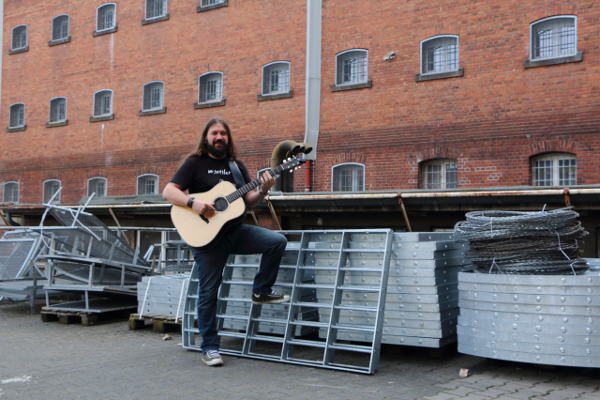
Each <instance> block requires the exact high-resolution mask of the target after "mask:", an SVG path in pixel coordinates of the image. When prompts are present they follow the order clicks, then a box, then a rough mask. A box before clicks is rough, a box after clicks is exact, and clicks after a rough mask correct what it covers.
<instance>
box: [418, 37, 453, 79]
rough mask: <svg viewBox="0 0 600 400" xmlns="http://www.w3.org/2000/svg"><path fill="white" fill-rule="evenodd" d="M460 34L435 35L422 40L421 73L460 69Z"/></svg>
mask: <svg viewBox="0 0 600 400" xmlns="http://www.w3.org/2000/svg"><path fill="white" fill-rule="evenodd" d="M458 61H459V60H458V36H456V35H442V36H435V37H432V38H429V39H426V40H423V41H422V42H421V73H422V74H439V73H443V72H453V71H458V65H459V63H458Z"/></svg>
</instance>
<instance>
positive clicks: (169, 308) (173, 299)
mask: <svg viewBox="0 0 600 400" xmlns="http://www.w3.org/2000/svg"><path fill="white" fill-rule="evenodd" d="M189 278H190V276H189V274H177V275H154V276H145V277H143V278H142V280H141V281H140V282H138V284H137V300H138V311H137V313H138V316H139V317H140V318H141V317H142V316H146V317H168V318H173V319H174V320H175V322H177V321H178V320H179V319H180V318H181V317H182V316H183V309H184V303H185V295H186V293H187V287H188V284H189Z"/></svg>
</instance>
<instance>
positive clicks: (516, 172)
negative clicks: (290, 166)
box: [0, 0, 600, 254]
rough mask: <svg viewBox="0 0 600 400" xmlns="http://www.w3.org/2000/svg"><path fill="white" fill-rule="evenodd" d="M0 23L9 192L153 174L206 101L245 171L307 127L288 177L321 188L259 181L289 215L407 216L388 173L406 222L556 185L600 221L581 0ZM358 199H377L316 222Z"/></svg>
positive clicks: (220, 10)
mask: <svg viewBox="0 0 600 400" xmlns="http://www.w3.org/2000/svg"><path fill="white" fill-rule="evenodd" d="M309 5H310V7H309ZM309 11H310V12H309ZM3 24H4V25H3V50H2V97H1V112H0V126H2V127H4V132H3V133H2V134H1V135H0V149H1V150H0V151H1V152H2V157H1V161H0V183H1V184H2V187H1V188H0V193H2V195H3V200H4V201H7V202H10V201H13V200H17V201H18V203H19V205H20V206H19V207H20V209H25V208H26V207H24V206H23V205H24V204H30V203H34V204H35V203H37V204H39V203H41V202H42V200H43V197H44V187H46V192H47V195H48V193H52V192H53V189H55V188H56V187H58V186H61V187H62V192H61V198H60V201H61V202H62V203H76V202H79V201H80V200H81V199H82V198H83V197H85V196H86V195H87V193H88V190H91V189H90V179H93V178H99V179H95V180H92V181H91V188H93V189H97V190H98V191H100V192H102V190H104V191H105V192H104V194H105V195H106V198H107V199H112V200H111V201H113V202H114V201H116V200H114V199H115V198H116V197H114V196H134V195H138V194H144V193H159V191H160V189H161V188H162V186H164V184H165V183H166V182H167V181H168V180H169V179H170V177H171V176H172V174H173V172H174V171H175V169H176V167H177V164H178V162H179V160H180V158H181V156H182V155H183V154H185V153H186V152H188V151H189V150H190V148H191V147H192V146H194V145H195V143H196V141H197V138H198V135H199V132H200V130H201V128H202V126H203V124H204V122H205V121H206V120H208V119H209V118H210V117H212V116H215V115H218V116H222V117H224V118H225V119H227V120H229V121H230V123H231V126H232V129H233V132H234V138H235V140H236V144H237V146H238V148H239V150H240V155H241V158H242V159H243V160H244V161H245V163H246V164H247V166H248V167H249V169H250V170H251V171H257V170H259V169H261V168H264V167H267V166H268V165H269V164H270V161H269V160H270V155H271V150H272V148H273V146H274V145H275V144H276V143H278V142H279V141H281V140H284V139H293V140H297V141H308V142H311V143H312V144H313V145H315V147H316V151H315V152H314V153H313V154H311V158H313V159H314V163H313V166H312V168H311V169H309V171H310V173H308V172H307V173H305V172H300V173H297V176H296V179H295V184H294V189H295V191H297V192H305V190H310V191H312V192H319V193H321V192H332V191H333V192H334V194H333V195H332V194H331V193H329V194H327V196H325V197H322V198H319V197H318V196H317V195H310V194H307V193H303V194H298V195H296V196H292V195H280V196H273V198H272V199H273V203H274V204H276V205H277V204H279V209H280V210H281V212H282V213H283V214H284V215H285V214H286V213H288V215H289V218H288V220H287V221H288V223H289V224H291V225H293V226H337V225H340V224H342V225H357V226H359V225H364V224H367V223H373V224H376V225H388V224H389V225H392V226H403V225H405V222H406V219H405V218H404V217H398V216H399V215H401V214H400V209H399V201H398V199H399V197H398V196H397V194H398V193H400V192H401V193H403V196H402V197H403V198H404V202H403V201H402V200H400V203H403V204H402V205H405V206H406V208H407V209H408V217H409V219H410V218H412V219H413V224H414V225H416V227H417V228H418V229H434V228H448V227H451V226H452V224H453V223H454V222H455V221H456V220H459V219H461V216H462V215H463V213H464V211H465V210H468V209H473V208H482V207H491V206H498V207H504V208H515V207H518V208H538V207H540V205H541V204H544V203H549V204H553V205H560V204H564V203H563V199H564V197H563V195H562V188H563V187H568V188H569V189H570V192H571V195H572V196H573V198H572V200H573V203H574V205H575V206H576V207H580V210H581V211H582V214H583V215H584V216H585V218H586V222H585V223H586V224H587V225H589V229H590V230H591V231H592V232H596V231H595V230H597V226H599V225H600V222H599V221H600V217H599V216H598V204H599V201H598V199H599V198H600V192H599V191H598V188H599V187H600V185H599V184H600V157H599V156H600V5H598V2H596V1H592V0H583V1H581V0H580V1H571V0H560V1H559V0H543V1H516V0H506V1H503V2H490V1H466V0H458V1H456V0H455V1H446V0H441V1H436V2H433V1H429V2H422V1H420V2H418V1H412V0H409V1H403V2H398V1H391V0H372V1H369V2H358V1H349V0H307V1H300V0H277V1H261V0H179V1H172V0H171V1H169V0H128V1H124V0H114V1H106V2H104V1H101V0H100V1H92V0H83V1H82V0H77V1H76V0H49V1H45V2H25V1H20V0H5V1H4V16H3ZM311 51H312V53H311ZM308 54H313V55H315V54H317V55H319V56H320V60H319V57H316V58H315V57H314V56H313V58H312V59H311V60H312V62H313V64H312V65H315V64H314V62H317V63H318V64H317V67H316V68H314V67H313V68H312V69H311V68H309V67H307V57H308V56H307V55H308ZM308 64H310V63H308ZM307 76H309V77H310V79H312V82H314V83H315V85H314V86H310V85H307V82H308V80H307ZM307 86H309V87H310V88H311V90H309V91H307ZM315 88H316V89H315ZM315 99H317V101H315ZM317 103H318V104H317ZM307 104H308V107H307ZM317 105H318V107H316V106H317ZM307 109H308V110H311V111H309V112H307V111H306V110H307ZM315 110H316V111H315ZM307 114H309V115H308V116H307ZM307 121H310V123H311V124H312V125H310V126H311V127H312V128H313V131H310V129H309V124H308V122H307ZM311 132H312V133H311ZM305 174H306V175H305ZM45 185H46V186H45ZM541 186H549V187H550V188H554V190H547V191H544V190H541V189H542V188H540V187H541ZM505 187H511V190H509V191H505V192H502V191H501V190H500V188H505ZM514 187H518V189H515V188H514ZM544 189H546V188H544ZM342 191H343V192H345V191H352V192H353V193H355V194H356V196H354V197H351V196H347V195H345V194H344V193H338V192H342ZM377 193H380V194H381V196H377V195H376V194H377ZM384 193H385V195H384ZM427 193H429V194H430V195H427ZM473 193H479V194H473ZM367 194H371V196H367ZM388 195H390V196H391V197H389V198H391V199H392V200H389V199H388V197H386V196H388ZM394 195H396V196H394ZM484 195H485V196H484ZM15 196H16V197H15ZM332 196H333V197H332ZM411 196H413V197H411ZM419 196H421V197H419ZM453 196H454V197H453ZM456 196H458V197H460V198H461V199H462V200H460V201H458V200H456V199H457V197H456ZM332 198H333V199H334V202H333V203H331V202H329V203H327V200H331V199H332ZM482 198H486V199H487V201H481V199H482ZM140 199H143V197H141V198H140V197H139V196H138V197H136V198H135V199H134V200H132V202H133V203H135V204H137V203H140V202H141V201H142V200H140ZM335 199H337V200H335ZM374 199H378V200H374ZM385 199H388V200H385ZM411 199H413V200H411ZM414 199H417V200H414ZM423 199H428V200H423ZM453 199H454V200H453ZM490 199H491V200H490ZM98 201H100V200H98ZM107 202H108V203H110V201H109V200H107ZM404 203H405V204H404ZM12 209H13V213H15V210H14V207H12ZM161 210H162V211H159V212H158V211H157V212H158V214H161V215H162V214H165V212H166V211H165V210H166V208H164V207H163V208H162V209H161ZM298 211H302V212H303V213H304V214H302V215H303V218H305V220H306V221H312V222H300V220H299V217H298V214H297V212H298ZM356 211H369V212H374V213H376V214H377V217H373V216H372V215H370V216H365V217H361V218H362V222H356V221H355V222H348V220H347V218H345V217H343V218H338V219H336V220H331V222H328V221H327V219H328V218H331V217H330V215H332V214H331V213H332V212H335V213H337V214H335V215H338V216H339V215H348V214H347V213H355V212H356ZM340 212H341V214H340ZM17 214H18V213H17ZM390 215H393V217H392V218H391V220H392V221H393V222H391V223H390ZM319 218H321V219H320V220H319ZM323 218H325V219H326V220H325V222H323ZM432 220H436V221H438V222H437V223H434V222H432ZM294 221H296V222H294ZM413 228H415V227H414V226H413ZM597 240H598V239H597V232H596V239H595V241H597ZM594 246H595V247H594V248H595V250H593V251H595V252H596V254H597V252H598V245H597V244H595V245H594ZM590 252H592V251H591V250H590Z"/></svg>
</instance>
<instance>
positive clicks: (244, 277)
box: [219, 242, 318, 336]
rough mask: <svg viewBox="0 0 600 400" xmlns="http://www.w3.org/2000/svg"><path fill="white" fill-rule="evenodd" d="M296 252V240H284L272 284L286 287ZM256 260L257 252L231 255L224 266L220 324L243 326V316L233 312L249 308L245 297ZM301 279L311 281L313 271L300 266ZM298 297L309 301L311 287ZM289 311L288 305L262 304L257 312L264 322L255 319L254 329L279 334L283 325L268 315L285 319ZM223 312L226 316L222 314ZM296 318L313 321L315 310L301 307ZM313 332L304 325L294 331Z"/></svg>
mask: <svg viewBox="0 0 600 400" xmlns="http://www.w3.org/2000/svg"><path fill="white" fill-rule="evenodd" d="M297 252H298V243H294V242H291V243H288V246H287V248H286V252H285V253H284V255H283V258H282V260H281V265H280V267H279V274H278V275H277V281H276V282H275V286H278V287H281V288H289V287H290V286H291V284H292V282H293V280H294V273H295V270H296V260H297ZM259 263H260V256H259V255H254V254H253V255H234V256H232V257H231V258H230V259H229V261H228V263H227V266H226V269H227V270H226V271H225V275H228V274H230V276H225V279H224V283H225V284H226V285H227V284H228V291H229V293H228V296H227V297H228V299H229V300H228V302H227V306H226V308H225V310H222V311H221V313H220V315H219V317H223V318H222V319H223V328H224V329H232V330H245V329H246V326H247V322H246V321H245V320H244V319H243V318H239V319H236V318H234V317H233V316H236V315H239V316H246V315H248V314H249V312H250V302H249V299H250V297H251V295H252V283H253V281H254V276H255V275H256V273H257V271H258V265H259ZM301 273H302V277H301V278H300V281H301V282H304V283H313V282H314V272H313V271H312V270H302V271H301ZM299 296H300V300H302V301H305V302H311V301H314V300H315V291H314V289H301V292H300V294H299ZM288 313H289V305H286V304H283V305H279V304H278V305H274V304H265V305H263V306H262V314H261V316H262V317H263V318H264V319H265V321H264V322H260V323H258V326H257V329H258V330H257V332H259V333H268V334H276V335H283V334H284V332H285V325H282V324H278V323H270V322H268V321H267V320H268V319H286V318H287V317H288ZM225 315H226V317H225ZM299 317H300V319H302V320H305V321H317V318H318V312H317V309H316V308H311V307H303V308H302V309H301V311H300V316H299ZM312 332H314V328H312V327H308V326H297V327H296V335H298V336H304V335H308V334H310V333H312Z"/></svg>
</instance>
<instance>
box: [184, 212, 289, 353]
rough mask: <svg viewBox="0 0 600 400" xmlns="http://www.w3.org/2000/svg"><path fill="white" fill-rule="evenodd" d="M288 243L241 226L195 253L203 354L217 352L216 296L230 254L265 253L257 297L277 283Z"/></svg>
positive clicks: (255, 287) (255, 289) (261, 230)
mask: <svg viewBox="0 0 600 400" xmlns="http://www.w3.org/2000/svg"><path fill="white" fill-rule="evenodd" d="M286 244H287V239H286V238H285V236H283V235H282V234H280V233H277V232H273V231H271V230H269V229H265V228H262V227H260V226H254V225H245V224H241V225H238V226H234V227H231V228H230V229H228V230H227V232H226V233H225V234H224V235H219V237H217V238H216V239H215V240H214V242H213V243H211V244H210V245H209V246H206V247H202V248H196V249H193V254H194V260H195V261H196V268H198V280H199V282H198V302H197V304H196V307H197V310H198V330H199V332H200V335H201V336H202V345H201V346H200V347H201V349H202V351H208V350H218V349H219V335H218V329H217V293H218V290H219V286H220V285H221V281H222V280H223V268H224V267H225V263H226V262H227V257H228V256H229V255H230V254H257V253H262V258H261V260H260V266H259V268H258V273H257V274H256V276H255V277H254V284H253V285H252V291H253V292H254V293H261V294H262V293H270V291H271V286H273V284H274V283H275V280H276V279H277V273H278V272H279V263H280V262H281V257H282V256H283V252H284V250H285V246H286Z"/></svg>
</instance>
